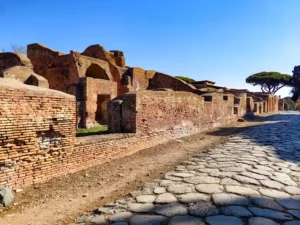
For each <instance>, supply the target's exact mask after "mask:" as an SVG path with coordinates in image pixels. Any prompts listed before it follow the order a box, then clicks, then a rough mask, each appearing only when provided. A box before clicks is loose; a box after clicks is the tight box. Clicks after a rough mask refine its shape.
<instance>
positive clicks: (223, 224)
mask: <svg viewBox="0 0 300 225" xmlns="http://www.w3.org/2000/svg"><path fill="white" fill-rule="evenodd" d="M205 220H206V222H207V223H208V224H209V225H243V224H244V223H243V221H242V220H241V219H239V218H237V217H233V216H210V217H206V218H205Z"/></svg>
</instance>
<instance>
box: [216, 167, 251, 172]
mask: <svg viewBox="0 0 300 225" xmlns="http://www.w3.org/2000/svg"><path fill="white" fill-rule="evenodd" d="M220 171H223V172H243V171H245V168H243V167H236V166H235V167H225V168H220Z"/></svg>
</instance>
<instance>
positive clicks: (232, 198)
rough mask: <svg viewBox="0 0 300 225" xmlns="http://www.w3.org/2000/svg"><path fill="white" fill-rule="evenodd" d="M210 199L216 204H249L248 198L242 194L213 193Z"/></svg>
mask: <svg viewBox="0 0 300 225" xmlns="http://www.w3.org/2000/svg"><path fill="white" fill-rule="evenodd" d="M212 199H213V201H214V203H215V204H217V205H245V206H247V205H249V203H250V202H249V200H248V199H247V198H245V197H243V196H240V195H235V194H227V193H221V194H213V196H212Z"/></svg>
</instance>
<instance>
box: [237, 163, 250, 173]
mask: <svg viewBox="0 0 300 225" xmlns="http://www.w3.org/2000/svg"><path fill="white" fill-rule="evenodd" d="M235 166H237V167H243V168H244V169H246V170H249V169H252V165H248V164H244V163H236V164H235ZM244 171H245V170H244Z"/></svg>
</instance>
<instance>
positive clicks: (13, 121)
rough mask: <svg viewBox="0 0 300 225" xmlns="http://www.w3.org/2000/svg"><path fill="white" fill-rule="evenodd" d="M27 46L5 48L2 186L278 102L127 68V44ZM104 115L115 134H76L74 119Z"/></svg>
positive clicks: (0, 88) (82, 122) (0, 92)
mask: <svg viewBox="0 0 300 225" xmlns="http://www.w3.org/2000/svg"><path fill="white" fill-rule="evenodd" d="M27 53H28V55H27V56H25V55H22V54H16V53H0V115H1V117H0V166H1V170H0V186H8V187H13V188H16V187H23V186H28V185H31V184H35V183H39V182H44V181H46V180H49V179H51V178H53V177H57V176H61V175H66V174H68V173H72V172H76V171H79V170H82V169H85V168H88V167H91V166H95V165H99V164H101V163H104V162H107V161H110V160H113V159H115V158H118V157H122V156H125V155H128V154H132V153H134V152H137V151H139V150H142V149H145V148H149V147H152V146H155V145H157V144H161V143H164V142H167V141H169V140H173V139H176V138H180V137H184V136H187V135H191V134H195V133H198V132H201V131H204V130H207V129H210V128H214V127H220V126H223V125H225V124H228V123H231V122H234V121H237V120H238V119H239V118H242V117H244V116H245V115H253V114H261V113H266V112H274V111H277V110H278V108H279V97H277V96H274V95H272V94H266V93H255V92H249V91H248V90H240V89H231V88H226V87H221V86H216V85H215V83H214V82H212V81H208V80H203V81H198V82H195V83H193V84H188V83H186V82H184V81H182V80H180V79H177V78H175V77H173V76H170V75H167V74H164V73H160V72H157V71H153V70H144V69H142V68H138V67H128V66H126V63H125V57H124V54H123V52H121V51H109V52H108V51H106V50H105V49H104V48H103V47H102V46H100V45H92V46H89V47H88V48H86V49H85V50H84V51H83V52H82V53H79V52H75V51H71V52H70V53H69V54H63V53H60V52H58V51H55V50H52V49H50V48H48V47H45V46H43V45H40V44H30V45H28V49H27ZM98 124H107V125H108V129H109V132H110V134H106V135H100V136H91V137H90V138H85V139H83V138H76V136H75V135H76V128H77V127H78V126H81V127H92V126H95V125H98Z"/></svg>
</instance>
